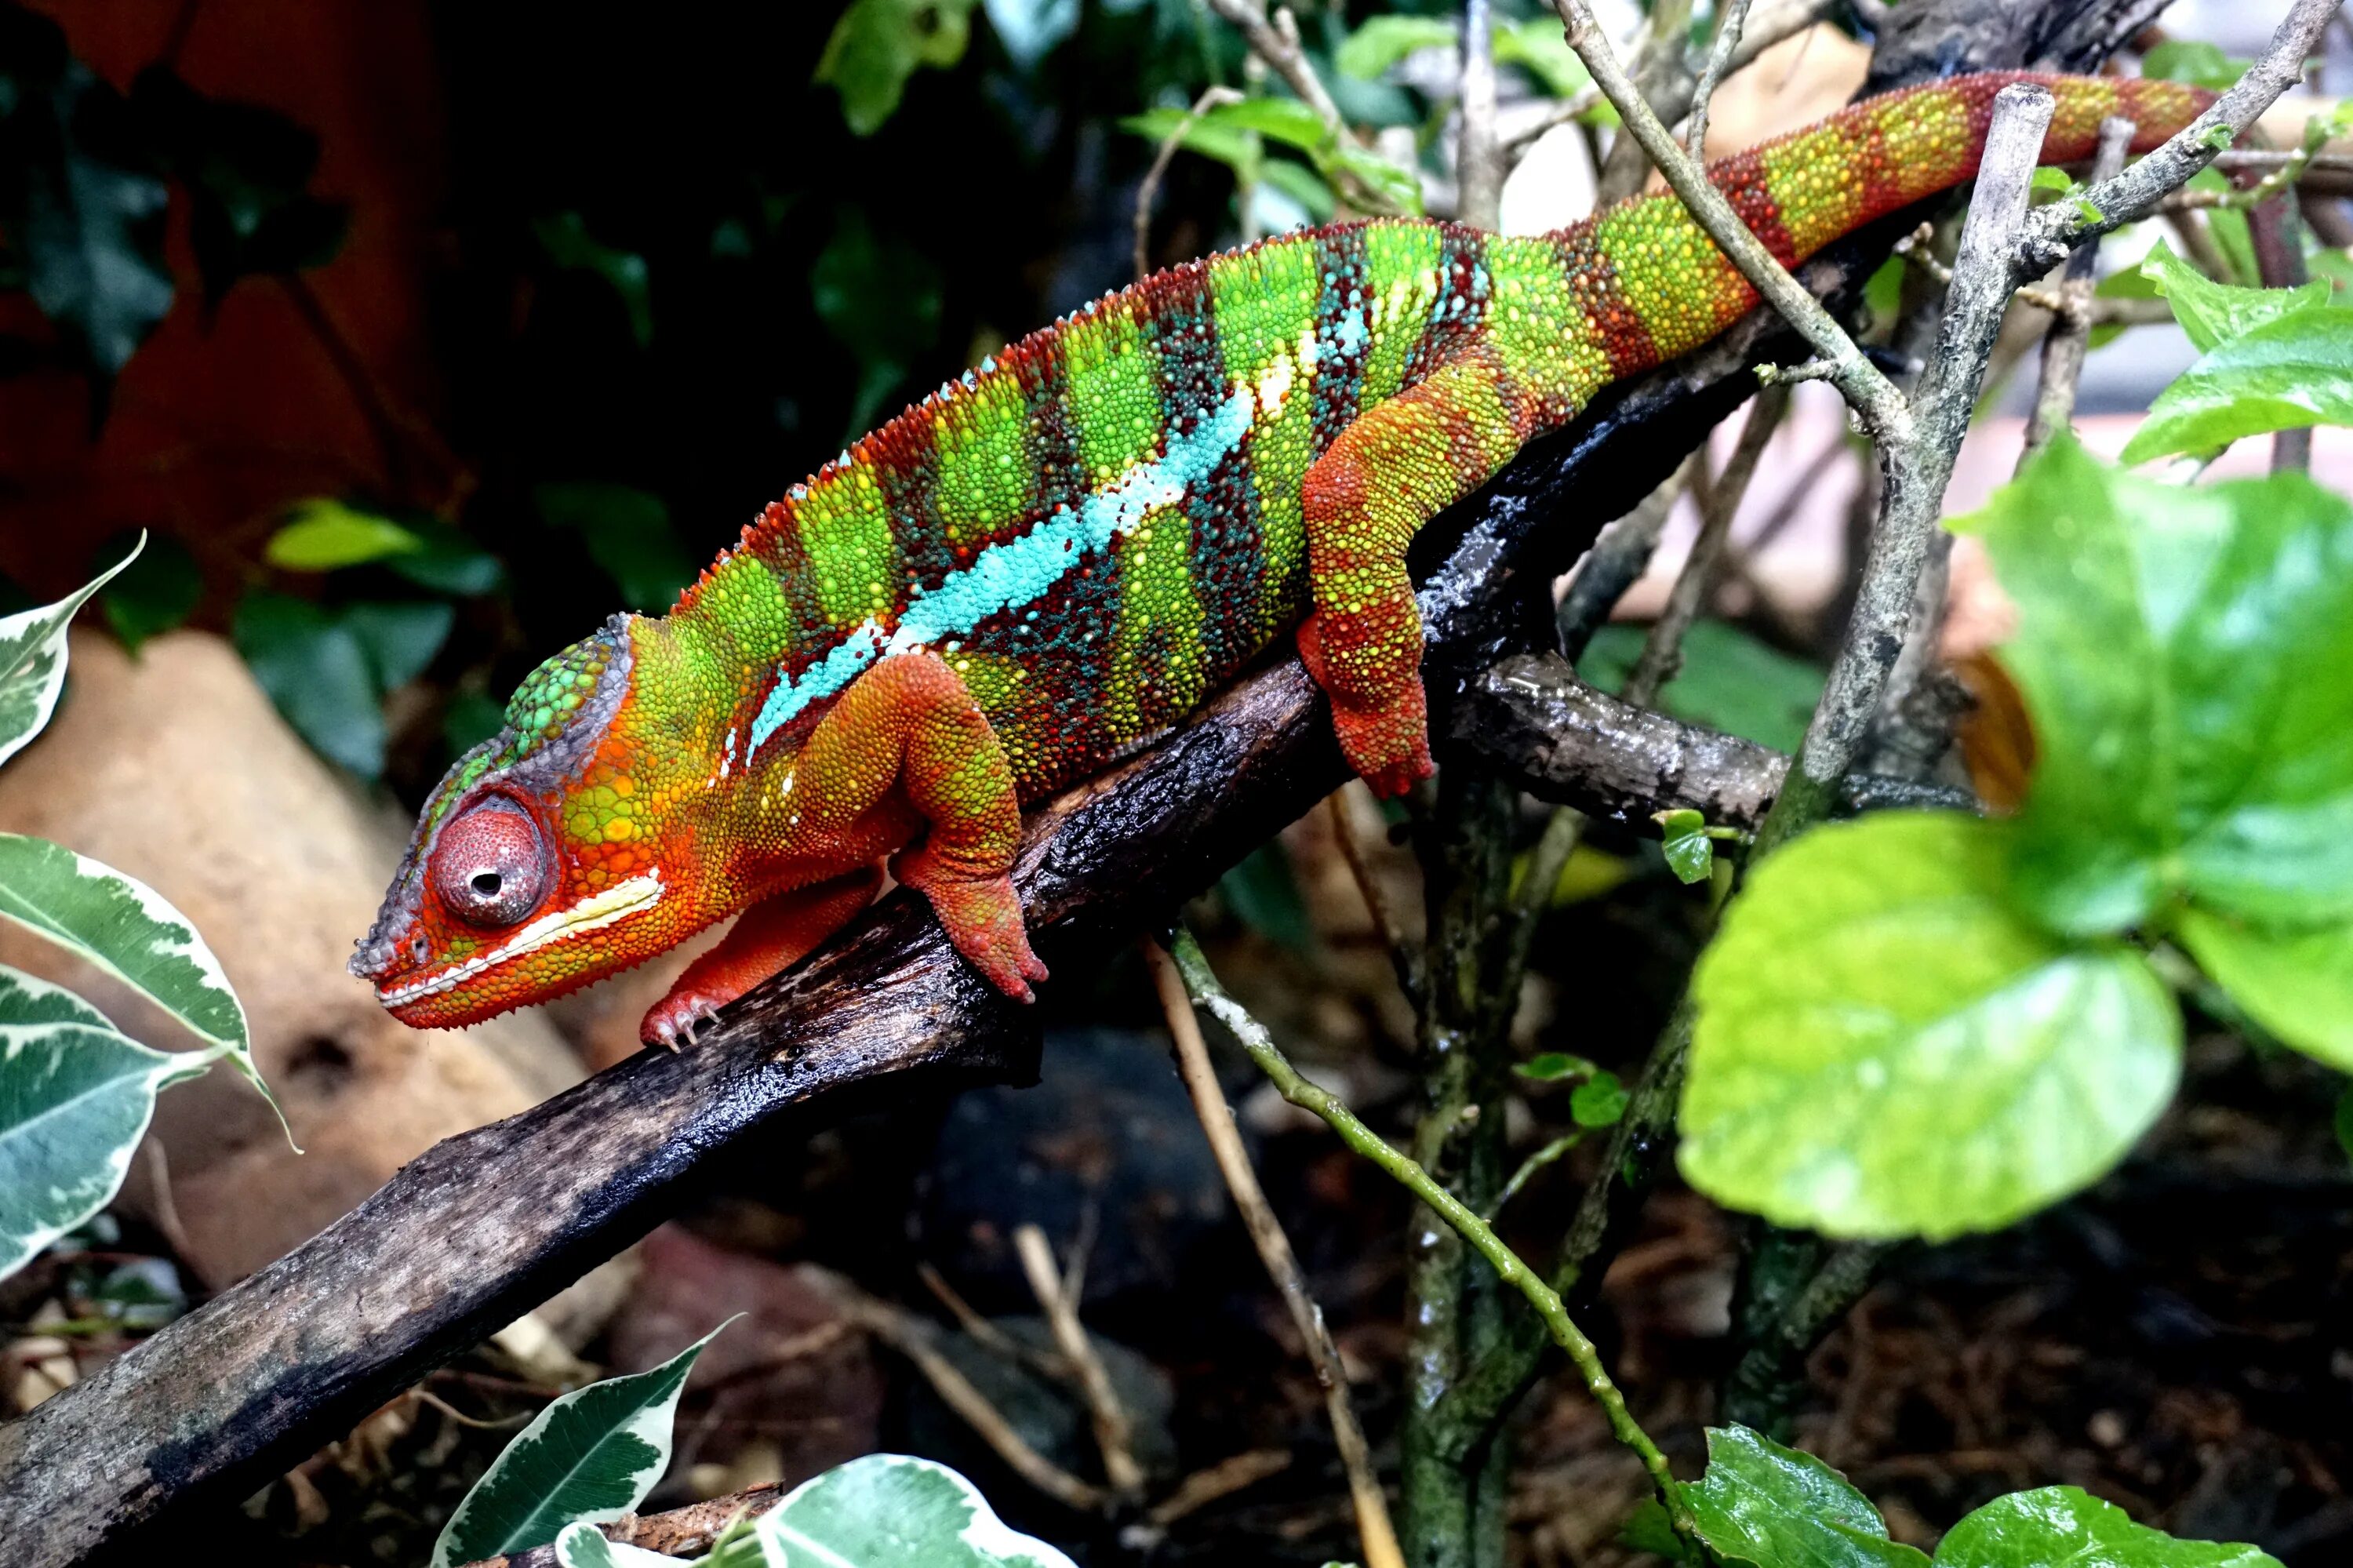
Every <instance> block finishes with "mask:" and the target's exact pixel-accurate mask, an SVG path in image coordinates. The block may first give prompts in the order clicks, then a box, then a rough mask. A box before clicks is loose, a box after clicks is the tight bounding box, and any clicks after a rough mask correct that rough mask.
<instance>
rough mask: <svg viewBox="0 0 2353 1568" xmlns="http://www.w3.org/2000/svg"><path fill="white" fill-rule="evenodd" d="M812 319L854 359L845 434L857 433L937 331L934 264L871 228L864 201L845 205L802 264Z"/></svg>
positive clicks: (937, 281)
mask: <svg viewBox="0 0 2353 1568" xmlns="http://www.w3.org/2000/svg"><path fill="white" fill-rule="evenodd" d="M809 289H810V291H811V293H812V295H813V296H814V299H815V302H816V305H817V313H818V320H820V321H822V322H824V323H825V325H826V330H827V331H828V332H830V333H831V334H833V335H834V336H835V337H836V338H838V339H839V340H840V341H841V343H842V344H843V346H845V347H847V348H848V349H849V351H850V353H851V354H852V355H855V356H856V357H857V360H858V367H859V374H858V393H857V396H856V397H855V398H854V399H852V401H851V403H850V408H849V430H848V433H847V435H846V436H845V437H844V439H845V440H848V439H851V438H854V437H856V436H858V435H860V434H862V433H863V432H864V431H865V430H866V429H867V428H868V426H869V425H871V423H872V422H873V418H874V416H875V414H876V413H877V412H878V411H880V410H881V407H882V401H883V399H884V398H885V397H889V396H890V394H891V392H892V389H893V388H894V387H898V386H899V385H900V384H901V383H902V382H903V381H905V380H906V378H907V371H908V369H909V367H910V366H913V364H914V363H915V361H916V360H917V359H918V358H919V357H920V356H921V355H923V353H924V352H925V351H927V350H928V349H930V348H931V347H932V345H933V344H934V343H935V342H936V341H937V340H938V338H939V332H940V289H941V281H940V273H939V269H938V268H936V267H934V265H933V264H932V263H931V262H930V261H929V260H926V259H925V258H924V257H923V254H922V253H921V252H919V251H917V250H916V249H913V247H911V246H908V245H905V244H903V243H901V242H899V241H896V240H886V239H884V238H881V237H880V236H878V235H876V234H875V232H874V229H873V226H872V225H871V224H870V223H869V222H868V221H867V217H866V214H865V212H864V210H863V209H861V208H859V207H844V208H843V209H842V211H841V215H840V217H839V221H838V222H837V223H836V225H835V227H834V231H833V238H832V239H831V240H829V241H828V243H827V245H826V248H825V249H824V251H823V252H822V253H821V254H819V255H818V259H817V264H816V266H814V267H812V268H811V269H810V270H809Z"/></svg>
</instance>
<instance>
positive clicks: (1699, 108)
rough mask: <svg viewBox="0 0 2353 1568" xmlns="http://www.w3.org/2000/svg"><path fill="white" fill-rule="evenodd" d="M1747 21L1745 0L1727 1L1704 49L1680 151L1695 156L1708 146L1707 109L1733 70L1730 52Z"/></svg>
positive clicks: (1737, 45) (1737, 46) (1735, 46)
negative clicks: (1711, 36)
mask: <svg viewBox="0 0 2353 1568" xmlns="http://www.w3.org/2000/svg"><path fill="white" fill-rule="evenodd" d="M1747 21H1748V0H1729V3H1728V4H1727V5H1725V7H1724V15H1723V17H1722V19H1721V20H1719V21H1718V22H1717V23H1716V25H1715V43H1714V44H1713V45H1711V46H1710V47H1709V48H1708V51H1707V64H1706V66H1705V67H1704V68H1703V69H1701V71H1700V73H1699V85H1698V86H1696V87H1694V89H1692V102H1691V123H1690V124H1689V125H1687V126H1685V127H1684V129H1683V150H1684V151H1685V152H1687V153H1689V154H1691V155H1692V156H1693V157H1694V158H1696V157H1699V156H1701V155H1702V149H1704V147H1705V146H1706V145H1707V108H1708V102H1709V101H1710V100H1711V99H1713V98H1715V90H1716V87H1717V85H1718V84H1719V83H1721V82H1722V81H1723V80H1724V78H1725V73H1726V72H1727V71H1729V70H1730V69H1732V55H1733V51H1734V50H1736V49H1737V48H1740V29H1741V28H1742V27H1743V26H1746V23H1747Z"/></svg>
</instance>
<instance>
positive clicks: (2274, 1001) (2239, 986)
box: [2173, 908, 2353, 1072]
mask: <svg viewBox="0 0 2353 1568" xmlns="http://www.w3.org/2000/svg"><path fill="white" fill-rule="evenodd" d="M2173 934H2174V935H2175V936H2176V937H2178V938H2180V940H2181V945H2182V946H2183V947H2185V948H2189V953H2190V956H2191V957H2193V958H2195V959H2197V960H2198V963H2199V967H2200V968H2201V969H2204V970H2205V971H2206V973H2207V975H2208V976H2209V977H2211V979H2212V980H2213V981H2214V983H2215V984H2217V985H2219V986H2221V988H2222V989H2223V990H2224V991H2228V992H2230V993H2231V1000H2232V1001H2235V1002H2237V1003H2238V1004H2239V1005H2240V1006H2241V1007H2242V1008H2244V1009H2246V1011H2247V1015H2248V1016H2249V1017H2251V1018H2253V1020H2254V1021H2255V1022H2257V1023H2260V1024H2262V1025H2263V1027H2264V1028H2265V1029H2267V1030H2269V1031H2271V1033H2273V1034H2274V1035H2276V1036H2278V1038H2279V1039H2280V1040H2281V1041H2282V1042H2284V1044H2289V1045H2293V1046H2295V1048H2296V1049H2297V1050H2299V1051H2302V1052H2305V1053H2306V1054H2309V1055H2312V1056H2316V1057H2318V1058H2319V1059H2320V1060H2321V1061H2324V1062H2326V1063H2327V1064H2328V1065H2330V1066H2332V1067H2337V1068H2340V1069H2342V1070H2344V1071H2346V1072H2353V924H2347V925H2339V926H2323V927H2316V928H2313V929H2310V930H2304V931H2293V932H2285V933H2274V932H2269V931H2264V930H2262V929H2258V928H2254V927H2246V926H2242V925H2240V924H2238V923H2236V922H2234V921H2231V920H2225V919H2222V918H2221V917H2220V916H2215V915H2211V914H2209V913H2207V912H2206V911H2205V910H2202V909H2195V908H2193V909H2188V910H2184V911H2183V912H2182V913H2181V914H2180V916H2179V917H2178V918H2177V919H2176V920H2175V922H2174V924H2173Z"/></svg>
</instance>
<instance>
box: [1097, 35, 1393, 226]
mask: <svg viewBox="0 0 2353 1568" xmlns="http://www.w3.org/2000/svg"><path fill="white" fill-rule="evenodd" d="M1393 19H1394V18H1393ZM1119 123H1120V128H1121V129H1122V130H1124V131H1132V132H1134V133H1135V134H1137V135H1139V136H1142V137H1144V138H1145V139H1146V140H1148V141H1151V142H1154V143H1160V142H1165V141H1166V140H1167V139H1168V138H1169V137H1170V136H1172V135H1175V136H1177V137H1178V142H1177V144H1178V145H1179V146H1181V147H1183V148H1184V149H1185V150H1186V151H1187V152H1189V153H1198V154H1200V155H1201V156H1203V157H1205V158H1208V159H1211V160H1213V161H1215V162H1217V163H1220V164H1225V165H1226V166H1227V167H1228V168H1230V169H1232V170H1233V171H1234V175H1235V178H1236V179H1237V180H1238V181H1240V183H1242V184H1244V185H1250V184H1254V183H1256V182H1257V181H1258V180H1260V179H1261V178H1268V179H1271V180H1273V182H1274V183H1276V184H1277V185H1280V186H1281V187H1282V188H1283V189H1284V190H1285V191H1286V193H1288V194H1293V196H1294V199H1298V200H1299V201H1300V205H1301V206H1302V207H1306V208H1307V209H1308V210H1309V211H1310V212H1311V213H1314V212H1318V211H1329V210H1330V208H1331V205H1332V202H1331V196H1330V194H1329V186H1330V185H1347V184H1354V185H1356V187H1358V188H1359V189H1360V190H1363V191H1365V192H1367V193H1370V195H1371V196H1373V197H1374V198H1375V199H1376V200H1377V201H1378V202H1379V203H1381V204H1382V205H1384V206H1386V207H1388V209H1389V210H1391V211H1395V212H1404V213H1419V211H1420V210H1421V181H1420V179H1419V176H1417V175H1415V174H1414V172H1413V171H1412V170H1410V169H1404V168H1399V167H1398V165H1397V164H1392V163H1390V162H1389V161H1388V159H1387V158H1384V157H1382V156H1381V155H1380V154H1377V153H1376V152H1374V151H1372V150H1371V149H1370V148H1368V147H1366V146H1364V145H1362V144H1361V143H1358V142H1356V140H1355V139H1354V138H1352V137H1349V136H1347V135H1345V134H1343V135H1337V136H1335V135H1334V134H1333V133H1332V132H1330V131H1329V130H1327V129H1326V128H1325V127H1324V122H1323V121H1321V120H1320V119H1318V118H1316V115H1315V111H1314V110H1312V109H1310V108H1308V107H1307V105H1305V104H1303V103H1302V102H1300V101H1298V100H1297V99H1295V98H1250V99H1244V100H1243V101H1240V103H1220V104H1215V105H1213V106H1211V107H1210V108H1209V109H1208V110H1207V111H1203V112H1202V113H1200V114H1198V115H1191V116H1189V117H1188V115H1187V111H1185V110H1182V109H1176V108H1171V107H1163V108H1159V109H1153V110H1147V111H1145V112H1144V113H1142V114H1133V115H1130V116H1128V117H1127V118H1126V119H1124V120H1122V121H1121V122H1119ZM1180 132H1181V134H1180ZM1262 142H1273V143H1277V144H1278V145H1281V146H1285V147H1290V148H1293V149H1295V150H1297V151H1299V152H1301V153H1303V154H1306V155H1307V158H1308V161H1309V162H1310V163H1311V164H1313V165H1314V174H1313V175H1309V174H1308V171H1307V170H1305V169H1302V168H1299V167H1298V165H1296V164H1286V163H1285V162H1284V161H1282V160H1281V159H1270V158H1267V157H1266V156H1265V155H1264V152H1263V147H1262ZM1277 170H1291V171H1294V172H1292V173H1286V174H1283V175H1280V176H1279V177H1278V176H1277V175H1275V171H1277ZM1302 176H1307V177H1308V178H1313V179H1314V180H1315V181H1316V182H1317V184H1316V185H1314V186H1305V185H1303V179H1302ZM1319 187H1321V188H1320V189H1319Z"/></svg>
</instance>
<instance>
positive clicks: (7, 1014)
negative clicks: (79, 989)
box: [0, 964, 114, 1029]
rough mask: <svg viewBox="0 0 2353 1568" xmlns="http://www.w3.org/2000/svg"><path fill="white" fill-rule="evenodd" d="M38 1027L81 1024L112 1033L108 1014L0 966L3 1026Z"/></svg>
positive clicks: (63, 990)
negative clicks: (36, 1024)
mask: <svg viewBox="0 0 2353 1568" xmlns="http://www.w3.org/2000/svg"><path fill="white" fill-rule="evenodd" d="M35 1023H79V1024H82V1025H85V1026H87V1027H89V1028H91V1029H111V1028H113V1027H114V1025H113V1024H112V1023H110V1022H107V1017H106V1014H104V1013H102V1012H99V1010H98V1009H96V1008H94V1007H92V1006H91V1005H90V1003H88V1002H86V1001H83V1000H82V999H81V998H79V997H78V996H76V995H75V994H74V993H73V992H71V991H68V990H67V989H66V988H65V987H63V986H61V985H53V984H51V983H50V982H49V981H47V980H42V979H41V978H40V977H39V976H37V975H28V974H26V973H25V972H24V971H23V970H21V969H10V968H9V967H8V966H7V965H5V964H0V1026H5V1027H9V1028H18V1027H22V1026H24V1025H27V1024H35Z"/></svg>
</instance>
